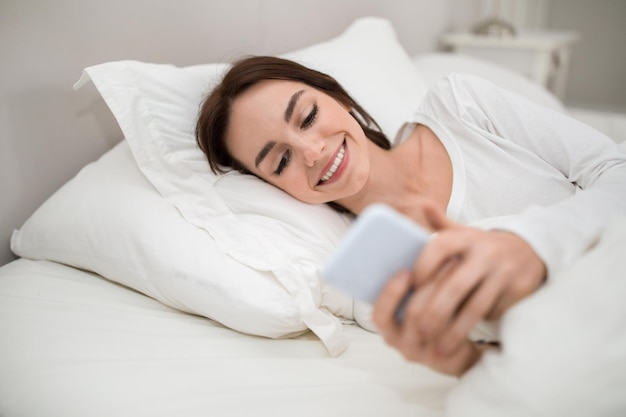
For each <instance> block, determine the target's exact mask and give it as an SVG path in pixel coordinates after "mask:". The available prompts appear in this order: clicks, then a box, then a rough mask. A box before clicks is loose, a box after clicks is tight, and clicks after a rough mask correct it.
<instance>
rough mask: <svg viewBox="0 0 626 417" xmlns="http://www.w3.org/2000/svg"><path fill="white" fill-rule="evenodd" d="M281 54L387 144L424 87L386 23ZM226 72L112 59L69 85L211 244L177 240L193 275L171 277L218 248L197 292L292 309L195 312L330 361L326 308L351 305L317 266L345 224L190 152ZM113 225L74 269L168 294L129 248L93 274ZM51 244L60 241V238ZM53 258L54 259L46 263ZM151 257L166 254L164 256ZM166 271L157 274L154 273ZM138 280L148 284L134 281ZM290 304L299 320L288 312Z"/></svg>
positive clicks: (218, 67) (358, 26) (26, 231)
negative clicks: (320, 352)
mask: <svg viewBox="0 0 626 417" xmlns="http://www.w3.org/2000/svg"><path fill="white" fill-rule="evenodd" d="M285 57H286V58H291V59H296V60H299V61H300V62H303V63H305V64H306V65H309V66H310V67H312V68H315V69H318V70H322V71H324V72H327V73H328V74H330V75H332V76H334V77H335V78H337V79H338V80H339V82H341V83H342V84H343V85H344V87H345V88H346V89H347V90H348V92H349V93H350V94H351V95H352V96H353V97H354V98H355V99H356V100H357V102H359V104H361V105H362V106H363V107H364V108H365V109H367V110H368V112H370V114H371V115H372V116H373V117H374V118H375V119H376V120H377V121H378V122H379V124H380V125H381V127H382V128H383V130H384V131H385V133H386V134H387V135H388V136H390V137H392V136H394V135H395V133H396V131H397V130H398V129H399V127H400V126H401V124H402V123H403V122H404V120H406V119H407V118H408V117H409V116H410V115H411V114H412V112H413V110H414V108H415V107H416V106H417V104H418V103H419V101H420V99H421V97H422V96H423V95H424V94H425V90H426V88H425V84H424V83H423V82H421V80H420V78H419V77H418V75H417V72H416V70H415V67H414V66H413V64H412V62H411V59H410V58H409V56H408V55H407V54H406V52H405V51H404V50H403V48H402V47H401V45H400V44H399V43H398V40H397V37H396V34H395V32H394V30H393V28H392V27H391V25H390V24H389V23H388V22H387V21H385V20H382V19H377V18H364V19H360V20H358V21H356V22H355V23H354V24H352V25H351V26H350V27H349V28H348V29H347V30H346V31H345V32H344V33H343V34H341V35H339V36H338V37H336V38H335V39H332V40H330V41H328V42H324V43H320V44H318V45H314V46H312V47H309V48H307V49H303V50H301V51H296V52H294V53H292V54H287V55H286V56H285ZM226 68H227V65H226V64H207V65H198V66H192V67H186V68H177V67H174V66H171V65H160V64H148V63H141V62H134V61H121V62H111V63H106V64H102V65H97V66H94V67H90V68H87V69H85V71H84V75H83V77H82V78H81V80H80V81H79V82H78V83H77V87H78V86H80V85H81V84H83V83H85V82H86V81H87V80H88V79H91V80H92V81H93V83H94V84H95V86H96V87H97V89H98V91H99V92H100V94H101V95H102V97H103V98H104V100H105V101H106V103H107V104H108V106H109V108H110V109H111V111H112V112H113V114H114V116H115V117H116V119H117V121H118V123H119V125H120V127H121V129H122V131H123V133H124V135H125V137H126V140H127V142H128V144H129V145H130V148H131V150H132V153H133V155H134V157H135V160H136V162H137V164H138V166H139V168H140V170H141V171H142V172H143V174H145V176H146V177H147V178H148V180H149V181H150V182H151V183H152V184H153V185H154V187H155V188H156V189H157V190H158V191H159V193H160V194H161V195H162V196H163V197H164V198H165V199H166V200H167V201H169V202H170V203H171V204H172V205H173V206H174V207H176V208H177V209H178V211H179V212H180V214H181V215H182V217H183V218H184V219H186V220H187V222H189V224H191V225H193V226H195V228H192V229H189V228H187V229H185V230H186V231H187V233H190V234H191V233H197V232H198V231H200V232H202V233H204V234H205V239H209V237H210V238H212V239H209V240H207V244H206V245H199V244H197V239H198V238H196V237H194V238H190V239H189V242H187V241H186V239H183V238H181V239H179V240H178V242H177V244H178V245H180V251H183V252H184V253H187V254H188V255H187V256H188V257H187V259H190V260H192V261H191V262H190V266H189V267H190V269H191V271H185V270H184V269H181V270H180V271H178V274H180V275H181V276H182V277H183V278H184V276H185V275H186V274H187V273H189V276H197V270H196V267H197V265H195V264H194V263H195V262H199V260H200V259H202V257H205V256H210V255H208V254H207V253H208V252H213V251H218V253H219V256H217V255H216V258H218V259H229V260H231V261H234V263H230V264H229V266H228V268H224V267H223V265H222V262H221V261H219V262H217V261H216V262H213V263H212V264H211V265H210V266H209V265H206V264H204V263H203V264H202V265H203V266H205V267H206V270H205V274H204V275H205V277H204V280H206V282H205V284H203V285H206V286H207V287H211V288H212V289H213V290H214V291H215V293H216V294H220V295H221V296H224V297H226V300H234V301H237V300H239V301H240V297H239V294H240V293H242V292H243V293H248V294H251V295H252V296H256V297H262V298H263V297H265V294H266V293H269V294H272V296H274V295H275V294H276V291H278V290H281V291H283V292H285V293H286V294H288V295H289V302H287V301H283V302H284V303H287V304H285V306H284V308H283V309H282V311H283V316H280V314H279V313H278V311H277V310H275V309H272V310H271V311H270V310H268V311H266V312H265V314H264V315H263V319H262V320H257V317H255V316H254V314H252V311H251V310H252V309H248V308H247V307H248V306H246V305H241V304H237V302H239V301H237V302H233V303H228V302H225V303H219V304H216V305H207V306H206V307H205V308H203V310H202V313H201V314H203V315H206V316H208V317H211V318H216V317H218V316H219V317H221V319H218V320H220V321H221V322H222V323H224V324H226V325H229V326H231V327H233V328H239V329H241V328H242V327H245V328H246V331H247V332H249V333H254V334H259V335H265V336H270V337H279V336H284V335H290V334H292V333H294V332H298V331H301V330H302V329H303V326H306V327H308V328H309V329H311V330H312V331H313V332H315V333H316V334H317V335H318V336H319V337H320V338H321V340H322V341H323V342H324V344H325V345H326V347H327V348H328V349H329V351H330V353H331V354H333V355H336V354H338V353H339V352H341V351H342V350H343V349H344V348H345V339H344V338H343V336H342V334H341V326H340V321H339V319H337V317H335V316H333V315H331V314H329V313H328V310H330V311H331V312H333V313H334V314H335V315H338V316H343V317H347V318H352V314H353V313H352V311H353V306H352V302H351V300H349V299H347V298H346V297H342V296H340V295H337V294H336V293H334V292H333V291H331V290H330V289H328V288H325V287H324V286H323V285H322V283H321V277H320V270H321V265H322V263H323V261H324V260H325V258H326V256H327V255H328V253H329V251H330V250H332V248H333V247H334V246H335V245H336V244H337V242H338V241H339V238H340V237H341V236H342V234H343V233H344V232H345V230H346V229H347V227H348V225H349V223H350V219H348V218H346V217H344V216H342V215H339V214H337V213H336V212H334V211H333V210H331V209H330V208H329V207H327V206H326V205H307V204H304V203H301V202H298V201H296V200H294V199H293V198H291V197H290V196H288V195H287V194H285V193H283V192H282V191H280V190H278V189H275V188H274V187H272V186H270V185H268V184H266V183H264V182H262V181H260V180H258V179H256V178H255V177H251V176H245V175H241V174H239V173H235V172H232V173H229V174H226V175H223V176H220V177H218V176H215V175H213V174H212V173H211V172H210V170H209V167H208V163H207V162H206V159H205V157H204V155H203V154H202V152H201V151H200V150H199V149H198V147H197V146H196V142H195V138H194V134H193V132H194V127H195V119H196V115H197V111H198V108H199V105H200V102H201V100H202V98H203V96H204V95H205V94H206V93H207V92H208V91H209V90H210V88H211V87H212V86H213V85H214V84H215V83H216V82H217V81H218V79H219V77H220V75H221V74H222V73H223V71H224V70H225V69H226ZM42 216H43V215H42ZM170 222H171V223H172V224H175V225H176V227H178V226H179V224H180V223H179V217H176V218H175V216H174V214H173V212H170V213H168V215H167V216H162V217H160V218H159V219H158V221H157V219H154V224H155V225H157V224H161V225H164V226H163V227H164V228H165V229H166V230H169V229H171V228H172V227H173V226H172V225H171V224H169V223H170ZM41 223H43V222H39V224H41ZM166 223H167V224H166ZM109 226H110V222H108V221H103V222H102V224H99V223H94V224H92V225H91V226H90V227H89V228H88V230H86V232H87V236H86V238H87V239H90V238H94V239H99V238H100V236H95V237H94V236H92V235H91V233H92V232H93V233H96V232H94V230H95V229H98V231H99V232H102V233H103V234H106V239H102V241H100V242H97V243H96V244H94V248H95V249H94V250H95V252H94V253H86V254H85V259H83V261H84V262H81V267H83V268H86V269H90V270H94V271H95V272H98V273H101V274H102V275H104V276H105V277H107V278H109V279H112V280H116V281H119V282H123V283H124V284H126V285H128V286H131V287H133V288H137V289H139V290H142V291H145V292H146V293H148V294H150V295H152V296H155V297H157V298H159V299H167V298H168V297H170V296H171V294H172V291H175V290H176V285H170V286H169V287H163V288H161V287H156V288H155V283H163V282H170V284H173V283H172V282H171V279H170V278H169V277H163V276H161V275H159V276H151V275H149V274H136V273H135V272H134V271H133V270H132V268H127V270H124V265H125V263H127V264H129V265H132V264H133V262H136V260H135V259H133V258H132V256H133V255H132V253H131V254H129V259H126V258H124V257H123V258H121V259H118V260H117V261H118V263H119V264H120V265H119V270H118V271H116V274H117V275H110V274H108V273H104V271H103V270H102V269H98V268H96V267H101V266H102V265H101V263H100V262H97V261H98V256H97V255H98V253H103V256H105V255H104V253H106V252H107V251H108V250H110V245H112V244H115V245H122V246H123V245H124V244H125V243H124V242H120V241H119V239H121V238H122V237H120V236H116V235H115V234H112V233H108V232H106V233H105V232H104V231H102V230H100V229H101V228H108V227H109ZM37 233H38V230H37V228H36V227H25V228H23V229H22V231H21V232H18V233H17V235H16V236H15V239H14V245H13V248H14V251H15V252H16V253H17V254H18V255H21V254H25V253H26V251H25V250H24V247H23V245H22V243H21V242H24V241H29V240H32V241H34V240H36V239H37V237H36V234H37ZM207 233H208V234H207ZM20 234H21V236H20ZM96 234H97V233H96ZM69 238H70V237H69V236H68V237H67V239H69ZM123 238H124V239H135V240H139V241H142V240H144V236H143V235H139V236H131V235H124V236H123ZM57 239H59V240H64V239H66V237H65V235H63V234H60V235H58V236H57ZM209 241H210V242H211V243H208V242H209ZM48 243H50V244H52V242H48ZM57 243H58V242H57ZM63 243H66V244H69V243H67V242H63ZM53 246H54V245H53ZM61 246H62V245H61ZM31 249H32V250H31V251H29V252H28V254H27V255H23V256H30V257H44V258H47V259H52V260H57V261H60V262H65V260H64V254H63V253H58V252H54V251H53V250H51V249H53V248H50V247H48V246H45V245H39V246H36V247H35V246H33V247H31ZM49 253H53V254H54V256H53V257H51V256H47V255H49ZM156 253H157V254H158V255H159V256H164V257H165V259H166V260H167V259H168V255H167V254H166V253H163V252H156ZM153 255H154V253H152V252H146V253H143V254H142V257H143V258H144V259H143V261H142V263H141V265H142V267H143V268H145V269H146V270H150V267H149V265H150V264H151V263H152V262H157V263H160V262H162V260H161V259H152V256H153ZM193 260H196V261H193ZM236 266H240V267H241V270H242V272H241V274H243V275H246V274H247V275H249V274H251V273H257V274H258V275H259V278H258V279H259V282H260V283H263V285H266V286H267V287H268V288H267V289H266V290H265V291H255V290H254V289H253V288H251V287H249V286H247V285H243V281H242V282H240V281H238V280H235V279H234V278H233V277H236V276H238V274H239V272H237V271H236ZM162 272H163V271H159V270H157V275H158V273H161V274H162ZM140 276H144V278H143V279H147V280H148V281H151V283H150V282H141V281H139V279H140V278H139V277H140ZM168 279H169V281H168ZM259 285H260V284H259ZM269 287H272V288H269ZM156 290H158V291H156ZM151 291H152V292H151ZM185 291H188V292H185ZM191 292H192V288H191V287H186V289H185V290H181V291H179V292H178V293H177V296H176V299H174V300H170V304H175V303H178V304H180V305H187V300H186V297H195V298H197V297H198V295H197V294H191ZM246 300H249V299H246ZM285 300H286V299H285ZM275 302H276V299H275V298H272V299H270V298H267V299H263V300H261V301H260V302H259V304H260V305H269V304H270V303H275ZM294 305H295V307H296V311H297V313H296V315H295V316H293V309H292V308H291V306H294ZM278 310H280V309H278ZM194 311H199V310H197V309H196V310H194ZM256 313H258V311H257V312H256ZM229 314H232V315H235V316H237V315H238V316H239V318H241V319H243V320H244V321H245V319H246V318H247V320H249V323H247V324H245V325H243V324H242V323H241V322H238V323H237V326H235V325H233V324H230V323H229V321H228V320H227V319H226V318H227V317H228V316H229ZM272 316H274V317H275V322H274V323H271V325H270V324H269V323H268V321H271V317H272ZM294 318H295V319H294ZM216 319H217V318H216Z"/></svg>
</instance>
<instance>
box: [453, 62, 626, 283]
mask: <svg viewBox="0 0 626 417" xmlns="http://www.w3.org/2000/svg"><path fill="white" fill-rule="evenodd" d="M444 82H445V83H449V84H448V85H447V86H446V89H447V90H448V93H449V94H452V95H453V96H454V101H453V102H454V103H455V106H456V108H455V109H454V111H455V112H458V116H459V117H460V118H461V120H463V122H465V123H468V124H471V125H472V127H473V128H475V129H484V130H487V131H489V132H490V133H492V134H493V133H495V134H497V136H499V137H502V138H504V139H506V140H510V141H513V142H515V143H516V144H517V145H519V146H522V147H524V148H526V149H528V150H529V151H530V152H533V153H534V154H536V155H537V156H538V157H539V158H541V159H542V160H544V161H545V162H546V163H548V164H550V165H552V166H553V167H554V168H555V169H557V170H558V171H559V172H560V173H562V175H563V177H564V180H567V181H569V182H571V183H572V184H575V185H576V190H577V192H576V193H575V194H574V195H572V196H571V197H569V198H566V199H564V200H562V201H560V202H558V203H556V204H554V205H551V206H547V207H540V206H536V205H535V206H531V207H528V208H527V209H525V210H524V211H523V212H522V213H521V214H520V215H518V216H512V217H507V218H503V219H502V221H500V222H495V224H493V225H492V226H491V227H492V228H497V229H500V230H507V231H510V232H513V233H516V234H517V235H519V236H520V237H522V238H523V239H525V240H526V241H527V242H528V243H529V244H530V245H531V246H532V247H533V249H534V250H535V251H536V253H537V254H538V255H539V256H540V257H541V258H542V260H543V261H544V262H545V264H546V267H547V270H548V275H549V277H553V276H555V275H557V274H558V272H559V271H561V270H562V269H563V268H564V267H566V266H567V265H569V264H571V263H572V262H573V261H574V260H575V259H577V258H578V257H579V256H580V255H581V254H582V253H584V252H585V251H586V250H588V249H589V248H590V247H591V246H593V245H594V244H595V242H597V240H598V238H599V236H600V234H601V233H602V231H603V230H604V229H605V228H606V227H607V225H608V224H609V223H610V222H611V221H612V219H613V218H615V217H617V216H619V215H626V152H625V150H624V148H620V147H619V146H618V145H617V144H616V143H615V142H614V141H612V140H611V139H610V138H608V137H607V136H605V135H604V134H602V133H600V132H598V131H596V130H595V129H593V128H591V127H590V126H587V125H585V124H583V123H581V122H579V121H577V120H575V119H573V118H570V117H569V116H567V115H565V114H562V113H559V112H556V111H554V110H551V109H548V108H544V107H542V106H540V105H537V104H535V103H533V102H531V101H529V100H527V99H526V98H524V97H522V96H519V95H517V94H515V93H512V92H509V91H506V90H502V89H500V88H498V87H496V86H495V85H493V84H492V83H490V82H488V81H486V80H483V79H481V78H478V77H474V76H467V75H452V76H449V77H448V78H447V79H446V80H445V81H444ZM541 186H542V185H541V184H537V187H541Z"/></svg>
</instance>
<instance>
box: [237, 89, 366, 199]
mask: <svg viewBox="0 0 626 417" xmlns="http://www.w3.org/2000/svg"><path fill="white" fill-rule="evenodd" d="M226 144H227V148H228V151H229V152H230V154H231V155H232V156H233V157H234V158H235V159H237V160H238V161H239V162H240V163H242V164H243V165H244V166H245V167H246V168H247V169H248V170H250V171H251V172H252V173H254V174H256V175H258V176H259V177H261V178H262V179H264V180H265V181H267V182H269V183H270V184H273V185H275V186H277V187H278V188H280V189H282V190H284V191H286V192H287V193H289V194H291V195H292V196H293V197H295V198H297V199H298V200H301V201H304V202H306V203H326V202H329V201H340V200H341V199H343V198H347V197H350V196H354V195H355V194H357V193H358V192H359V191H360V190H361V189H362V188H363V186H364V184H365V182H366V181H367V178H368V176H369V146H371V145H373V144H372V143H371V142H370V140H369V139H368V138H367V137H366V136H365V134H364V132H363V129H361V126H359V124H358V123H357V121H356V120H355V119H354V117H352V115H350V113H349V109H348V108H346V107H345V106H343V105H342V104H341V103H339V102H337V101H336V100H335V99H334V98H332V97H330V96H328V95H326V94H325V93H322V92H321V91H318V90H316V89H314V88H312V87H310V86H308V85H306V84H303V83H299V82H293V81H282V80H267V81H262V82H260V83H258V84H255V85H254V86H253V87H251V88H250V89H249V90H247V91H246V92H244V93H243V94H242V95H241V96H239V97H238V98H237V99H236V100H235V101H234V103H233V105H232V109H231V115H230V124H229V127H228V131H227V135H226ZM373 146H376V145H373Z"/></svg>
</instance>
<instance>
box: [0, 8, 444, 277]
mask: <svg viewBox="0 0 626 417" xmlns="http://www.w3.org/2000/svg"><path fill="white" fill-rule="evenodd" d="M450 2H451V0H444V1H430V0H315V1H309V2H301V1H293V0H176V1H172V0H130V1H129V0H107V1H102V0H0V57H1V58H0V59H1V64H0V265H1V264H4V263H5V262H7V261H9V260H10V259H12V255H11V253H10V250H9V243H8V241H9V236H10V233H11V231H12V230H13V229H14V228H17V227H19V226H20V225H21V224H22V223H23V222H24V221H25V220H26V219H27V218H28V216H30V214H31V213H33V211H34V210H35V209H36V208H37V207H38V206H39V205H40V204H41V203H42V202H43V201H44V200H45V199H46V198H47V197H48V196H50V195H51V194H52V193H53V192H54V191H55V190H56V189H58V188H59V187H60V186H61V185H62V184H63V183H65V182H66V181H67V180H68V179H70V178H71V177H72V176H73V175H74V174H75V173H76V172H77V171H78V170H79V169H80V168H81V167H82V166H83V165H84V164H86V163H87V162H89V161H92V160H94V159H96V158H97V157H98V156H99V155H101V154H102V153H104V152H105V151H106V150H107V149H109V148H111V147H112V146H113V145H114V144H115V143H116V142H117V141H119V140H120V139H121V137H122V135H121V132H120V130H119V128H118V127H117V124H116V123H115V121H114V119H113V117H112V116H111V114H110V113H109V111H108V109H107V108H106V106H105V105H104V104H103V102H102V100H101V99H100V98H99V97H98V95H97V94H96V92H95V89H93V88H85V89H81V90H79V91H73V90H72V85H73V83H74V82H75V81H76V80H77V79H78V77H79V76H80V73H81V70H82V68H84V67H86V66H89V65H94V64H98V63H101V62H106V61H111V60H120V59H136V60H143V61H149V62H166V63H172V64H176V65H189V64H195V63H204V62H212V61H218V60H232V59H233V58H235V57H236V56H237V55H239V54H243V53H257V54H277V53H281V52H286V51H288V50H291V49H295V48H299V47H302V46H306V45H308V44H311V43H314V42H318V41H322V40H325V39H329V38H331V37H333V36H335V35H337V34H339V33H340V32H341V31H342V30H343V29H344V28H345V27H346V26H347V25H348V24H349V23H350V22H352V21H353V20H354V19H355V18H357V17H360V16H365V15H377V16H382V17H386V18H388V19H390V20H391V21H392V23H393V24H394V26H395V27H396V30H397V32H398V35H399V38H400V40H401V41H402V42H403V43H404V44H405V46H406V48H407V49H408V50H409V52H411V53H417V52H423V51H427V50H432V49H434V48H435V47H436V44H437V38H438V36H439V35H440V33H442V32H443V31H444V30H445V29H446V28H447V25H448V17H449V5H450Z"/></svg>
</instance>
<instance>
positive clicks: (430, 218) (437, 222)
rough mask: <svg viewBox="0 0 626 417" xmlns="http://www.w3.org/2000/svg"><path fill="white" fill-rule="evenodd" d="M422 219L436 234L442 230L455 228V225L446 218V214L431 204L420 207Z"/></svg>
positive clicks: (426, 203)
mask: <svg viewBox="0 0 626 417" xmlns="http://www.w3.org/2000/svg"><path fill="white" fill-rule="evenodd" d="M422 210H423V212H424V218H425V219H426V222H427V226H428V227H429V228H430V229H431V230H432V231H433V232H438V231H440V230H443V229H448V228H451V227H455V226H456V225H457V224H456V223H455V222H454V221H452V220H450V219H449V218H448V217H446V214H445V213H444V212H443V210H441V209H440V208H438V207H437V206H436V205H435V204H433V203H431V202H425V203H424V204H423V206H422Z"/></svg>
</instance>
